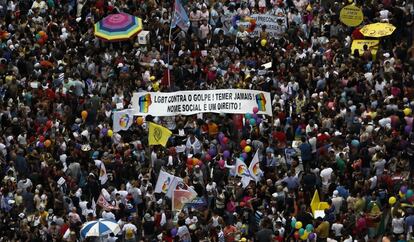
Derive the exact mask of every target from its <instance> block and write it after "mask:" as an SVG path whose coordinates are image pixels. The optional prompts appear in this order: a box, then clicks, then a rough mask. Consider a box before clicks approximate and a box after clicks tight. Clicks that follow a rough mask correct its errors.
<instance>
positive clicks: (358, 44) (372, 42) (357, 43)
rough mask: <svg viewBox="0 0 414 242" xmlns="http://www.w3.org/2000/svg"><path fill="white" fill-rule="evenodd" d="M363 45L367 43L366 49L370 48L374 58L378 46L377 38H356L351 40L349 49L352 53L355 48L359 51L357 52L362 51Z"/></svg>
mask: <svg viewBox="0 0 414 242" xmlns="http://www.w3.org/2000/svg"><path fill="white" fill-rule="evenodd" d="M364 45H367V47H368V49H369V50H371V54H372V56H373V58H374V59H375V58H376V56H377V51H378V48H379V40H377V39H356V40H354V41H352V45H351V51H352V53H354V51H355V50H358V51H359V54H360V55H362V54H363V53H364Z"/></svg>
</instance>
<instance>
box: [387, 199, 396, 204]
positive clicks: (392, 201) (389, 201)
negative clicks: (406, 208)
mask: <svg viewBox="0 0 414 242" xmlns="http://www.w3.org/2000/svg"><path fill="white" fill-rule="evenodd" d="M396 202H397V198H396V197H390V198H389V199H388V203H389V204H390V205H394V203H396Z"/></svg>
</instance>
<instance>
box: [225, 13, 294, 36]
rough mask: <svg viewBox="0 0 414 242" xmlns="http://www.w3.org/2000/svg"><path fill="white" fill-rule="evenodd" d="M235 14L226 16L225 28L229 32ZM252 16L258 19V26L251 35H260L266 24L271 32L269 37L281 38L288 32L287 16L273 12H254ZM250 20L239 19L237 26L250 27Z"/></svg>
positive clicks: (267, 30) (267, 29)
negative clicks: (276, 14)
mask: <svg viewBox="0 0 414 242" xmlns="http://www.w3.org/2000/svg"><path fill="white" fill-rule="evenodd" d="M233 17H234V16H226V17H224V23H223V30H224V31H225V32H226V33H227V32H228V31H230V29H231V27H232V25H233ZM250 18H253V19H254V20H256V28H255V29H254V31H252V32H251V33H250V35H251V36H254V37H259V35H260V31H261V30H262V26H263V25H266V32H268V33H269V37H273V38H276V39H278V38H280V36H281V35H282V34H283V33H285V32H286V29H287V21H286V17H285V16H275V15H272V14H252V15H250ZM249 25H250V22H248V21H238V22H237V26H243V27H244V28H245V29H248V28H249Z"/></svg>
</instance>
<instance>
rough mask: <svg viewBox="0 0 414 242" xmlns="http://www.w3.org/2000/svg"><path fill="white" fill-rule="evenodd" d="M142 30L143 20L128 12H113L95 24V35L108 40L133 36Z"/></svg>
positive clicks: (119, 39)
mask: <svg viewBox="0 0 414 242" xmlns="http://www.w3.org/2000/svg"><path fill="white" fill-rule="evenodd" d="M141 30H142V20H141V19H140V18H138V17H135V16H132V15H130V14H127V13H117V14H111V15H108V16H107V17H105V18H103V19H102V20H101V21H99V22H97V23H96V24H95V31H94V33H95V36H96V37H98V38H101V39H104V40H107V41H122V40H127V39H130V38H132V37H133V36H135V35H137V34H138V33H139V32H140V31H141Z"/></svg>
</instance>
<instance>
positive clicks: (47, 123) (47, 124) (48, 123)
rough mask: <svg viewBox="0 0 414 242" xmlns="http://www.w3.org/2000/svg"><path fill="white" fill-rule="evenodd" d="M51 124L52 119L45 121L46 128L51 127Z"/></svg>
mask: <svg viewBox="0 0 414 242" xmlns="http://www.w3.org/2000/svg"><path fill="white" fill-rule="evenodd" d="M52 125H53V122H52V120H48V121H47V122H46V127H47V128H49V129H50V128H52Z"/></svg>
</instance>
